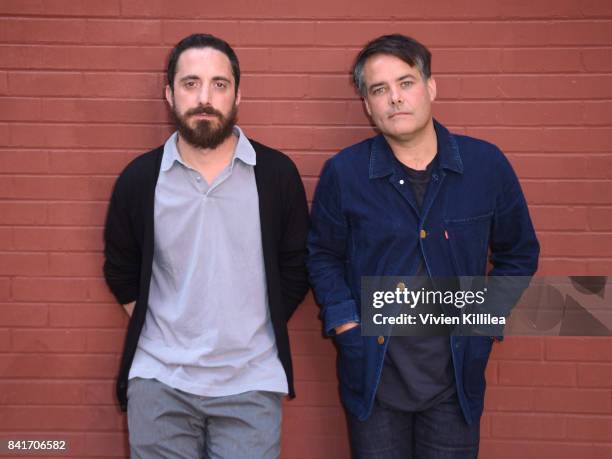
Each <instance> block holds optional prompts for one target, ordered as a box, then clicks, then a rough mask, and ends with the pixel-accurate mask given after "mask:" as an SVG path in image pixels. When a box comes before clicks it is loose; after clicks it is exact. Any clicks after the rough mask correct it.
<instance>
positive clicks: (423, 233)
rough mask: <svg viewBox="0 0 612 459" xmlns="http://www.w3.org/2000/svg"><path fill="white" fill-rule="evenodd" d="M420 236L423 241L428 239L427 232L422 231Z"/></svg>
mask: <svg viewBox="0 0 612 459" xmlns="http://www.w3.org/2000/svg"><path fill="white" fill-rule="evenodd" d="M420 236H421V239H425V238H426V237H427V231H425V230H424V229H422V230H421V232H420Z"/></svg>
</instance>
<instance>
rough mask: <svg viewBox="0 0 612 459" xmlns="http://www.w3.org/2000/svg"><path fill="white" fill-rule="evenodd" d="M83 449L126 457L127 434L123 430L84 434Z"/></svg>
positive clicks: (127, 452)
mask: <svg viewBox="0 0 612 459" xmlns="http://www.w3.org/2000/svg"><path fill="white" fill-rule="evenodd" d="M85 445H86V447H85V448H86V449H85V451H90V452H92V453H94V452H95V454H96V455H102V454H103V455H105V456H107V457H128V455H129V450H130V449H129V444H128V436H127V435H126V434H125V433H124V432H112V433H101V432H91V433H88V434H87V435H86V443H85Z"/></svg>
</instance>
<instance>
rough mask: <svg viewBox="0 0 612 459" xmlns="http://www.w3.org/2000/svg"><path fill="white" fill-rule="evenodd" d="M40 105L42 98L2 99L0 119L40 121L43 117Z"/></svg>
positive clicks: (0, 100)
mask: <svg viewBox="0 0 612 459" xmlns="http://www.w3.org/2000/svg"><path fill="white" fill-rule="evenodd" d="M40 105H41V101H40V99H29V98H28V99H26V98H17V97H9V98H3V99H0V121H38V120H40V119H41V118H40Z"/></svg>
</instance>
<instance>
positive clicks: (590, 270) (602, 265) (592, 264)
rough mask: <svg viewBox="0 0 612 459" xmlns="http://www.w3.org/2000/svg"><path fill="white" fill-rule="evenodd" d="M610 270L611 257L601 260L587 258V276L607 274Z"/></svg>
mask: <svg viewBox="0 0 612 459" xmlns="http://www.w3.org/2000/svg"><path fill="white" fill-rule="evenodd" d="M610 272H612V258H609V259H607V260H606V259H602V260H589V261H588V263H587V274H588V275H589V276H607V275H608V274H609V273H610Z"/></svg>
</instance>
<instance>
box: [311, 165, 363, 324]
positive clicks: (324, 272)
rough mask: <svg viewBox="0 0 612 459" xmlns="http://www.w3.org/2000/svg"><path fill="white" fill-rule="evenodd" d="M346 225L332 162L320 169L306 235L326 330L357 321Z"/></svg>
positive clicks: (312, 279) (318, 300)
mask: <svg viewBox="0 0 612 459" xmlns="http://www.w3.org/2000/svg"><path fill="white" fill-rule="evenodd" d="M348 237H349V225H348V222H347V219H346V217H345V216H344V214H343V211H342V205H341V195H340V189H339V186H338V181H337V174H336V171H335V168H334V164H333V162H332V161H328V162H327V163H326V164H325V167H324V168H323V171H322V173H321V178H320V180H319V184H318V185H317V189H316V192H315V198H314V201H313V205H312V218H311V230H310V233H309V236H308V262H307V263H308V270H309V273H310V281H311V284H312V286H313V289H314V293H315V296H316V299H317V302H318V303H319V304H320V306H321V319H322V320H323V326H324V329H325V332H326V333H327V334H328V335H333V334H334V329H335V328H336V327H337V326H339V325H342V324H345V323H347V322H359V314H358V311H357V303H356V301H355V299H354V298H353V295H352V293H351V289H350V288H349V285H348V283H347V280H346V276H347V274H346V268H345V267H346V264H347V253H346V251H347V245H348Z"/></svg>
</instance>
